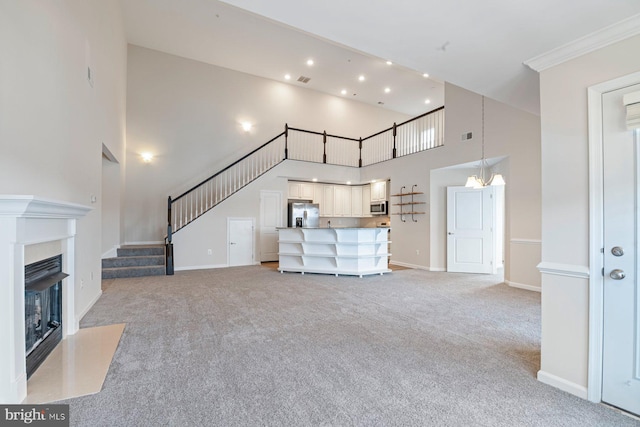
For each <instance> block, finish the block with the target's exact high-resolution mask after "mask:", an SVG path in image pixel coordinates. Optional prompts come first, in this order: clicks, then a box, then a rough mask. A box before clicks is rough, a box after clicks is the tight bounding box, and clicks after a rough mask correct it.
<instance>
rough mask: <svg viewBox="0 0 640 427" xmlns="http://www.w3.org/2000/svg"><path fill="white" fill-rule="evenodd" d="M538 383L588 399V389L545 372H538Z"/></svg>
mask: <svg viewBox="0 0 640 427" xmlns="http://www.w3.org/2000/svg"><path fill="white" fill-rule="evenodd" d="M538 381H540V382H541V383H544V384H547V385H550V386H552V387H555V388H559V389H560V390H562V391H566V392H567V393H571V394H573V395H575V396H578V397H581V398H582V399H586V398H587V388H586V387H584V386H581V385H579V384H576V383H572V382H571V381H567V380H565V379H564V378H560V377H558V376H556V375H553V374H550V373H548V372H545V371H543V370H540V371H538Z"/></svg>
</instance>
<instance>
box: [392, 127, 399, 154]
mask: <svg viewBox="0 0 640 427" xmlns="http://www.w3.org/2000/svg"><path fill="white" fill-rule="evenodd" d="M397 129H398V126H397V125H396V122H393V158H394V159H395V158H396V154H397V151H396V134H397V132H396V131H397Z"/></svg>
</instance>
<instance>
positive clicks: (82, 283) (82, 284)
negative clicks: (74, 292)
mask: <svg viewBox="0 0 640 427" xmlns="http://www.w3.org/2000/svg"><path fill="white" fill-rule="evenodd" d="M82 288H84V279H80V289H82Z"/></svg>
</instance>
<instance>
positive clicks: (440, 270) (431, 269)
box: [429, 267, 447, 273]
mask: <svg viewBox="0 0 640 427" xmlns="http://www.w3.org/2000/svg"><path fill="white" fill-rule="evenodd" d="M429 271H436V272H441V273H443V272H445V271H447V269H446V268H444V267H429Z"/></svg>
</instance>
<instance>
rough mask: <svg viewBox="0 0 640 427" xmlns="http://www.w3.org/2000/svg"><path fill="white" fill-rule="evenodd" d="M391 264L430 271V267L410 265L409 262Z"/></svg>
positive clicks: (392, 263)
mask: <svg viewBox="0 0 640 427" xmlns="http://www.w3.org/2000/svg"><path fill="white" fill-rule="evenodd" d="M389 264H391V265H399V266H400V267H407V268H414V269H416V270H426V271H429V267H425V266H424V265H415V264H409V263H408V262H400V261H390V262H389Z"/></svg>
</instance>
